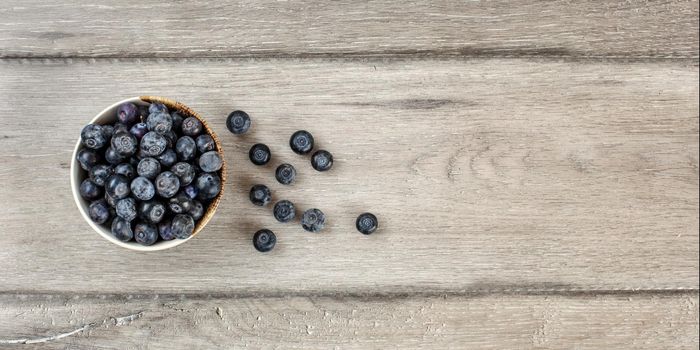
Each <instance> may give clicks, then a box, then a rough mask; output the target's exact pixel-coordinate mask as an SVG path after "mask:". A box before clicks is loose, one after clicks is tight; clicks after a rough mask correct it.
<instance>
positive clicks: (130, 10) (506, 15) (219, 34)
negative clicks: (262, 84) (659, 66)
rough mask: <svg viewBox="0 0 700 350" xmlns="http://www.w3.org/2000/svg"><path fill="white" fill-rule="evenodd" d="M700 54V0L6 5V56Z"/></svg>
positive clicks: (12, 0)
mask: <svg viewBox="0 0 700 350" xmlns="http://www.w3.org/2000/svg"><path fill="white" fill-rule="evenodd" d="M396 55H400V56H415V55H423V56H468V57H513V56H516V57H521V56H538V57H608V58H614V57H623V58H627V57H643V58H668V57H693V58H697V57H698V3H697V1H694V0H692V1H691V0H672V1H666V0H657V1H640V0H634V1H597V0H585V1H575V2H571V1H568V0H562V1H508V0H499V1H488V2H482V1H457V0H447V1H425V0H419V1H410V2H405V1H401V2H397V1H389V0H382V1H369V2H365V1H362V2H357V1H347V0H346V1H333V2H319V1H292V2H286V1H283V2H280V1H272V0H264V1H257V0H256V1H251V0H239V1H225V2H222V1H214V0H201V1H177V2H169V1H155V0H128V1H119V2H114V1H101V0H98V1H90V2H89V3H85V2H84V1H77V0H62V1H50V2H46V1H41V0H5V1H3V6H2V8H0V57H66V56H79V57H247V56H256V57H263V56H266V57H310V56H346V57H347V56H396Z"/></svg>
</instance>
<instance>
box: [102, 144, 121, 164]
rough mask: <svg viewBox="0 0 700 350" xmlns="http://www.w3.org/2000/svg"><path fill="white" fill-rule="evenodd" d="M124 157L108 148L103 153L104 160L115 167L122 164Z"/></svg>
mask: <svg viewBox="0 0 700 350" xmlns="http://www.w3.org/2000/svg"><path fill="white" fill-rule="evenodd" d="M125 159H126V157H124V156H122V155H120V154H119V153H118V152H117V151H116V150H115V149H114V148H112V147H108V148H107V150H106V151H105V160H106V161H107V163H109V164H113V165H117V164H119V163H122V162H124V160H125Z"/></svg>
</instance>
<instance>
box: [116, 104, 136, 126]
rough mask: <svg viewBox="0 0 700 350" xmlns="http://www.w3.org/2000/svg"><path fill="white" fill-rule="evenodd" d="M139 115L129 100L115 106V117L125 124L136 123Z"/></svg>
mask: <svg viewBox="0 0 700 350" xmlns="http://www.w3.org/2000/svg"><path fill="white" fill-rule="evenodd" d="M138 117H139V109H138V107H136V105H135V104H133V103H131V102H126V103H122V104H120V105H119V107H117V119H119V122H120V123H122V124H126V125H131V124H134V123H136V121H137V120H138Z"/></svg>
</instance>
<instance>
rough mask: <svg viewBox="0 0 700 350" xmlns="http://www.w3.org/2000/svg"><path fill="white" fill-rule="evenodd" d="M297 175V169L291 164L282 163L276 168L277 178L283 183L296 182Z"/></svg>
mask: <svg viewBox="0 0 700 350" xmlns="http://www.w3.org/2000/svg"><path fill="white" fill-rule="evenodd" d="M296 176H297V170H296V169H294V167H293V166H292V165H291V164H286V163H285V164H281V165H280V166H278V167H277V170H275V178H276V179H277V181H278V182H279V183H281V184H283V185H289V184H291V183H292V182H294V179H295V178H296Z"/></svg>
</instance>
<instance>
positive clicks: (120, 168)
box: [114, 163, 136, 180]
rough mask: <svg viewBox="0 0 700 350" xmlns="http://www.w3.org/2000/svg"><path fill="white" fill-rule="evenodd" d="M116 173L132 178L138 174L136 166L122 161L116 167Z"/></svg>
mask: <svg viewBox="0 0 700 350" xmlns="http://www.w3.org/2000/svg"><path fill="white" fill-rule="evenodd" d="M114 173H115V174H119V175H124V176H126V178H127V179H129V180H132V179H133V178H134V176H136V172H135V171H134V167H133V166H132V165H131V164H130V163H121V164H118V165H117V166H115V167H114Z"/></svg>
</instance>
